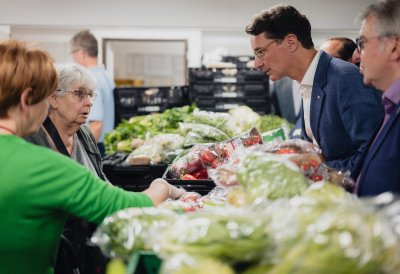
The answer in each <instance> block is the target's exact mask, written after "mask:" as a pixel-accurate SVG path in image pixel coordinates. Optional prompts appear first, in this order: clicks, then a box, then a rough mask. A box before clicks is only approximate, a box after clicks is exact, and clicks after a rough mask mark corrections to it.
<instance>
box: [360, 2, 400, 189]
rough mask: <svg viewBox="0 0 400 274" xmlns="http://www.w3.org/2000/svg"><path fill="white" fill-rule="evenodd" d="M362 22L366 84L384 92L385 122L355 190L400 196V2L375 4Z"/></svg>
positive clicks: (373, 142)
mask: <svg viewBox="0 0 400 274" xmlns="http://www.w3.org/2000/svg"><path fill="white" fill-rule="evenodd" d="M360 19H361V20H362V22H363V23H362V27H361V31H360V38H359V39H357V46H358V50H359V51H360V53H361V64H360V69H361V72H362V74H363V76H364V83H365V84H371V85H373V86H374V87H376V88H378V89H379V90H382V91H383V104H384V106H385V119H384V122H383V124H382V126H381V127H380V128H379V130H377V134H376V135H375V136H373V138H371V141H370V144H371V145H370V147H369V149H366V150H365V154H364V157H363V161H360V164H359V165H358V166H357V168H356V169H355V171H354V174H353V175H354V178H357V181H356V190H355V191H356V193H357V194H358V195H359V196H371V195H378V194H380V193H382V192H386V191H392V192H396V193H398V194H400V114H399V113H400V28H399V26H400V1H399V0H386V1H380V2H377V3H376V4H371V5H369V6H368V7H367V8H366V9H365V10H364V12H363V13H362V14H361V16H360ZM366 119H369V116H368V117H366Z"/></svg>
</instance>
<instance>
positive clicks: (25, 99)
mask: <svg viewBox="0 0 400 274" xmlns="http://www.w3.org/2000/svg"><path fill="white" fill-rule="evenodd" d="M31 96H32V88H31V87H29V88H26V89H24V90H23V91H22V93H21V97H20V99H19V100H20V101H19V103H20V107H21V110H22V112H26V111H28V107H29V106H30V105H31V101H32V97H31Z"/></svg>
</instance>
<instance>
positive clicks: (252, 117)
mask: <svg viewBox="0 0 400 274" xmlns="http://www.w3.org/2000/svg"><path fill="white" fill-rule="evenodd" d="M229 114H231V115H232V117H233V119H234V120H235V122H236V124H237V125H238V126H239V127H240V129H241V130H242V131H245V130H248V129H250V128H252V127H254V126H255V125H256V122H257V121H258V120H259V119H260V115H258V114H257V112H254V111H253V110H252V109H251V108H249V107H248V106H239V107H236V108H233V109H230V110H229Z"/></svg>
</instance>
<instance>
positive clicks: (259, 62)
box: [254, 55, 264, 68]
mask: <svg viewBox="0 0 400 274" xmlns="http://www.w3.org/2000/svg"><path fill="white" fill-rule="evenodd" d="M263 65H264V61H263V60H262V59H261V58H259V57H258V56H257V55H256V56H255V57H254V66H255V67H256V68H262V67H263Z"/></svg>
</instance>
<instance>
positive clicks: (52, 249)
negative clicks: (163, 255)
mask: <svg viewBox="0 0 400 274" xmlns="http://www.w3.org/2000/svg"><path fill="white" fill-rule="evenodd" d="M57 86H58V75H57V71H56V69H55V67H54V65H53V62H52V59H51V58H50V57H49V56H48V55H47V54H46V53H44V52H42V51H40V50H32V49H28V48H27V47H26V46H25V45H23V44H21V43H19V42H17V41H7V42H4V43H1V44H0V151H1V153H0V174H1V177H0V212H1V225H0V254H1V256H0V273H13V274H22V273H24V274H25V273H47V274H51V273H53V264H54V260H55V254H56V251H57V246H58V243H59V239H60V234H61V231H62V229H63V226H64V223H65V220H66V218H67V215H68V214H73V215H75V216H78V217H81V218H84V219H86V220H88V221H91V222H94V223H100V222H101V221H102V220H103V219H104V218H105V217H106V216H108V215H110V214H111V213H113V212H115V211H117V210H120V209H123V208H127V207H146V206H152V205H155V204H158V203H160V202H162V201H164V200H165V199H167V198H168V197H172V198H174V197H176V196H179V194H180V193H175V190H176V189H174V188H173V187H171V185H169V184H168V183H167V182H166V181H164V180H162V179H157V180H155V181H154V182H152V183H151V185H150V187H149V188H148V189H147V190H145V191H144V193H132V192H126V191H124V190H122V189H120V188H117V187H113V186H111V185H110V184H106V183H104V181H102V180H100V179H99V178H98V177H97V176H94V175H93V174H92V173H91V172H89V171H88V170H87V169H86V168H84V167H82V165H79V164H77V163H76V162H75V161H71V160H70V159H68V158H67V157H65V156H63V155H61V154H60V153H55V152H54V151H52V150H50V149H47V148H44V147H40V146H36V145H33V144H31V143H28V142H26V141H25V140H24V139H23V138H22V137H24V136H26V135H29V134H32V133H34V132H35V131H36V130H37V129H38V128H39V127H40V126H41V124H42V123H43V121H44V120H45V118H46V116H47V113H48V108H49V102H48V100H47V98H48V97H49V96H50V95H51V94H53V93H54V90H56V89H57ZM75 88H76V87H75ZM88 88H89V87H88ZM88 92H90V91H89V90H88ZM66 93H67V95H66V96H71V98H69V99H74V100H75V96H76V98H77V99H79V97H80V96H79V93H76V95H75V92H66ZM86 96H87V95H86V94H85V96H82V99H85V98H84V97H86ZM63 99H67V98H63ZM50 101H52V100H51V99H50ZM55 107H57V106H55ZM87 111H88V109H87V110H85V111H84V112H83V113H82V115H83V116H85V114H84V113H85V112H87ZM66 148H67V151H68V144H67V145H66ZM72 150H73V149H72ZM72 150H70V151H71V152H72Z"/></svg>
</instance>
